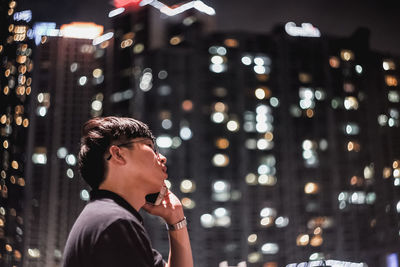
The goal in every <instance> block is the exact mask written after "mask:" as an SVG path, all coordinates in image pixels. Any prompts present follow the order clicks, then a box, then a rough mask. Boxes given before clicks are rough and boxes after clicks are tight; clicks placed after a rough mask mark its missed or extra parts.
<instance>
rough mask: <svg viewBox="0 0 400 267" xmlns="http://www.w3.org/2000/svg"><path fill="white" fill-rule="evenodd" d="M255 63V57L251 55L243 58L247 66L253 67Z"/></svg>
mask: <svg viewBox="0 0 400 267" xmlns="http://www.w3.org/2000/svg"><path fill="white" fill-rule="evenodd" d="M252 62H253V57H252V56H251V55H245V56H243V57H242V63H243V64H244V65H246V66H249V65H251V63H252Z"/></svg>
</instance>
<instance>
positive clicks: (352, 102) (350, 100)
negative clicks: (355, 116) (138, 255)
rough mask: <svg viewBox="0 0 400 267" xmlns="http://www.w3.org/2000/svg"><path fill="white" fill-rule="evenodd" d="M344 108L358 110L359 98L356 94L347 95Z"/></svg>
mask: <svg viewBox="0 0 400 267" xmlns="http://www.w3.org/2000/svg"><path fill="white" fill-rule="evenodd" d="M344 108H345V109H347V110H351V109H353V110H357V109H358V100H357V98H355V97H354V96H347V97H346V98H345V99H344Z"/></svg>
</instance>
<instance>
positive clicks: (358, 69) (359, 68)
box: [354, 65, 363, 74]
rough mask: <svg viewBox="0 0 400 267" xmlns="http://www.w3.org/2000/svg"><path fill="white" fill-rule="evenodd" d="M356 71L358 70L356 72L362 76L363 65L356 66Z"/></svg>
mask: <svg viewBox="0 0 400 267" xmlns="http://www.w3.org/2000/svg"><path fill="white" fill-rule="evenodd" d="M354 69H355V70H356V72H357V73H358V74H361V73H362V72H363V68H362V67H361V65H356V66H355V67H354Z"/></svg>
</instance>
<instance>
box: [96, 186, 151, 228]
mask: <svg viewBox="0 0 400 267" xmlns="http://www.w3.org/2000/svg"><path fill="white" fill-rule="evenodd" d="M102 198H108V199H112V200H114V201H115V203H117V204H118V205H120V206H121V207H123V208H125V209H126V210H128V211H129V212H130V213H132V214H133V215H134V216H135V217H136V218H137V219H138V220H139V221H140V222H141V223H142V224H143V218H142V216H141V215H140V214H139V212H138V211H137V210H135V209H134V208H133V207H132V206H131V205H130V204H129V203H128V202H127V201H126V200H125V199H123V198H122V197H121V196H120V195H118V194H116V193H114V192H112V191H108V190H100V189H96V190H92V191H91V192H90V201H93V200H96V199H102Z"/></svg>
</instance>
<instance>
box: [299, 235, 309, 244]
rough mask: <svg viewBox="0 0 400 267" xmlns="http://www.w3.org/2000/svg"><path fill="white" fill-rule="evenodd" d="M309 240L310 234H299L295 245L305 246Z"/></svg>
mask: <svg viewBox="0 0 400 267" xmlns="http://www.w3.org/2000/svg"><path fill="white" fill-rule="evenodd" d="M309 241H310V236H309V235H307V234H300V235H298V236H297V238H296V244H297V246H307V245H308V242H309Z"/></svg>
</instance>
